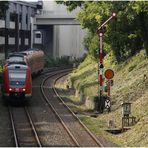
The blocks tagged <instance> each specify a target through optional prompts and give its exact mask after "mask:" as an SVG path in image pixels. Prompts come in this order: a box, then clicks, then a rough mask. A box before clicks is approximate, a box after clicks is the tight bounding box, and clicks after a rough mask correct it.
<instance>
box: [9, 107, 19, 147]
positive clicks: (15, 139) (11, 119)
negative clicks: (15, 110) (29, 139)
mask: <svg viewBox="0 0 148 148" xmlns="http://www.w3.org/2000/svg"><path fill="white" fill-rule="evenodd" d="M8 111H9V115H10V121H11V126H12V130H13V136H14V141H15V146H16V147H19V144H18V139H17V134H16V128H15V124H14V120H13V115H12V111H11V108H10V107H9V106H8Z"/></svg>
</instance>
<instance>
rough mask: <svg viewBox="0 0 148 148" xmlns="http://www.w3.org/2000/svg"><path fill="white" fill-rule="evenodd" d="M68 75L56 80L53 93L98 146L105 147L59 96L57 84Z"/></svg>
mask: <svg viewBox="0 0 148 148" xmlns="http://www.w3.org/2000/svg"><path fill="white" fill-rule="evenodd" d="M66 75H67V73H66V74H63V75H62V76H59V77H58V78H56V79H55V81H54V86H53V91H54V92H55V94H56V96H57V97H58V98H59V100H60V101H61V102H62V103H63V105H64V106H65V107H67V109H68V110H69V111H70V113H71V114H72V115H73V116H74V117H75V118H76V119H77V120H78V121H79V123H80V124H81V126H83V127H84V129H85V130H86V131H87V133H88V134H89V135H90V136H91V137H92V139H93V140H94V141H95V142H96V143H97V144H98V146H100V147H104V146H103V144H102V143H101V142H100V141H99V140H98V139H97V138H96V137H95V136H94V135H93V134H92V132H90V130H89V129H88V128H87V127H86V126H85V125H84V124H83V122H82V121H81V120H80V119H79V118H78V117H77V116H76V115H75V114H74V113H73V111H72V110H71V109H70V108H69V106H67V105H66V103H65V102H64V101H63V99H62V98H61V96H60V95H59V94H58V92H57V91H56V88H55V84H56V82H57V81H58V80H59V79H60V78H62V77H64V76H66Z"/></svg>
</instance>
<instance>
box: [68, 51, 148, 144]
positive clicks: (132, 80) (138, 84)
mask: <svg viewBox="0 0 148 148" xmlns="http://www.w3.org/2000/svg"><path fill="white" fill-rule="evenodd" d="M97 66H98V64H97V62H96V61H95V60H93V58H91V57H89V56H88V57H87V58H86V60H85V61H84V62H83V63H82V64H80V65H79V67H78V68H77V69H76V70H74V71H73V72H72V73H71V74H70V75H69V78H68V79H69V80H70V81H71V83H72V86H73V87H74V88H75V89H77V90H79V91H80V92H82V93H83V95H84V96H85V98H86V100H85V102H84V103H83V104H81V105H80V104H79V105H76V104H74V103H73V102H79V101H80V98H78V97H75V95H74V94H73V96H70V97H69V96H66V97H67V99H71V100H72V101H73V102H71V103H69V105H70V106H71V107H72V109H73V110H76V111H78V112H80V113H81V114H83V116H80V118H81V120H82V121H83V122H84V123H85V124H86V125H87V127H88V128H89V129H90V130H92V131H93V132H94V133H96V134H98V135H100V134H101V135H103V136H104V137H106V138H107V139H109V140H111V141H113V142H115V143H117V144H118V145H119V146H134V147H135V146H136V147H140V146H143V147H144V146H148V141H147V139H148V59H147V58H146V56H145V51H144V50H142V51H141V52H140V53H138V54H137V55H135V56H134V57H132V58H130V59H128V60H127V61H125V62H124V63H121V64H119V65H117V63H116V62H114V59H113V57H112V54H109V55H107V56H106V57H105V59H104V66H105V69H107V68H111V69H113V71H114V72H115V76H114V78H113V80H114V85H113V86H112V87H111V103H112V111H111V112H110V113H104V114H100V115H99V116H98V118H92V117H90V116H88V115H89V114H88V110H92V105H93V104H94V102H93V96H95V95H96V94H97V93H98V76H97V75H98V74H97ZM105 69H104V71H105ZM144 75H146V76H147V79H144ZM123 101H129V102H131V103H132V115H133V116H135V117H136V120H137V124H136V125H134V126H131V127H130V128H131V129H130V130H128V131H126V132H124V133H122V134H118V135H112V134H110V133H107V132H106V131H105V129H106V128H107V124H108V122H109V120H113V121H114V123H115V124H116V126H117V127H118V128H120V127H121V117H122V107H121V103H122V102H123ZM88 104H91V105H88ZM85 113H86V115H85Z"/></svg>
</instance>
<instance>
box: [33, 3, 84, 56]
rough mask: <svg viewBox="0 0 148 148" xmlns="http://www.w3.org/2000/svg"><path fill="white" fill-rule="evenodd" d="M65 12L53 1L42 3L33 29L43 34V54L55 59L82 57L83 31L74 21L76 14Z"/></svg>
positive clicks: (74, 12) (64, 9)
mask: <svg viewBox="0 0 148 148" xmlns="http://www.w3.org/2000/svg"><path fill="white" fill-rule="evenodd" d="M77 11H78V9H77V10H74V11H72V12H69V11H67V9H66V7H65V6H64V5H59V4H57V3H56V2H55V1H43V9H42V11H41V12H40V14H38V15H36V20H35V21H34V22H35V25H36V28H35V29H37V30H38V29H39V30H42V32H43V34H44V37H43V38H44V40H43V46H44V48H45V52H46V53H47V54H49V55H53V56H54V57H55V58H56V57H61V56H72V57H76V58H79V57H82V56H83V54H84V53H86V51H85V50H84V46H83V38H84V36H85V32H86V31H84V30H82V29H81V26H80V24H79V23H78V22H77V21H76V20H75V18H76V12H77Z"/></svg>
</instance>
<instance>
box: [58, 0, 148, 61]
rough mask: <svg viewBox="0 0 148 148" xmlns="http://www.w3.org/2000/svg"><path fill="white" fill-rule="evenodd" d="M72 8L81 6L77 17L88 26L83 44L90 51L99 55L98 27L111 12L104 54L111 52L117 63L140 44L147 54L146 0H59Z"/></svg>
mask: <svg viewBox="0 0 148 148" xmlns="http://www.w3.org/2000/svg"><path fill="white" fill-rule="evenodd" d="M58 3H63V4H65V5H66V6H67V8H68V10H70V11H72V10H73V9H75V8H77V7H81V9H80V11H79V12H78V15H77V19H78V20H79V21H80V23H81V25H82V26H83V28H87V29H88V30H89V33H88V36H87V37H86V39H85V41H84V44H85V46H86V48H87V49H88V51H89V54H91V55H93V56H94V57H97V55H98V52H97V51H98V34H97V28H98V27H99V26H100V25H101V24H102V23H103V22H104V21H106V20H107V19H108V18H109V17H110V16H111V15H112V12H116V13H117V18H116V19H115V20H113V21H112V22H110V23H108V24H107V25H106V33H105V34H104V42H103V43H104V49H103V51H104V55H105V54H107V53H109V52H110V51H112V52H113V55H114V56H115V58H116V60H117V62H118V63H120V62H122V61H124V60H126V59H128V58H129V57H131V56H133V55H135V54H136V53H138V52H139V51H140V50H141V49H142V48H143V47H144V49H145V50H146V55H147V56H148V40H147V38H148V29H147V27H146V26H147V25H148V2H147V1H120V2H119V1H110V2H109V1H107V2H106V1H79V2H77V1H76V2H75V1H60V2H58Z"/></svg>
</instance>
